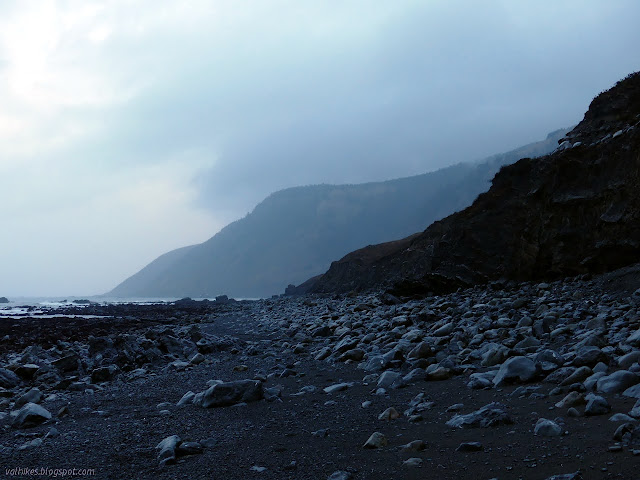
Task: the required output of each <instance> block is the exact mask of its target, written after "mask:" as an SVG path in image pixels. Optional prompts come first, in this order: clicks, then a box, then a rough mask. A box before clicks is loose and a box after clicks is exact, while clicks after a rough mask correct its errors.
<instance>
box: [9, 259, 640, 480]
mask: <svg viewBox="0 0 640 480" xmlns="http://www.w3.org/2000/svg"><path fill="white" fill-rule="evenodd" d="M639 279H640V267H638V266H632V267H627V268H625V269H622V270H618V271H616V272H613V273H609V274H605V275H601V276H596V277H593V278H590V277H589V276H581V277H574V278H569V279H565V280H561V281H556V282H550V283H533V282H525V283H516V282H494V283H492V284H489V285H485V286H477V287H474V288H470V289H465V290H462V289H461V290H458V291H457V292H454V293H451V294H447V295H427V296H425V297H422V298H397V297H394V296H392V295H390V294H389V293H385V292H378V293H370V294H367V295H332V296H320V295H307V296H302V297H279V298H273V299H268V300H259V301H242V302H236V301H232V300H229V301H225V300H224V299H220V301H202V302H198V301H191V300H182V301H178V302H175V303H170V304H156V305H133V304H129V305H127V304H125V305H94V304H92V305H87V306H67V307H60V308H58V309H57V310H56V315H57V316H56V317H55V318H34V317H22V318H16V319H3V322H2V325H1V326H0V329H1V330H2V331H1V332H0V335H1V337H2V339H1V341H0V352H1V362H2V369H1V370H0V382H1V386H2V390H1V392H0V394H1V397H2V400H1V402H0V405H1V408H2V414H1V416H2V424H3V428H2V434H1V435H0V445H1V448H0V452H1V455H2V465H3V474H4V475H5V476H6V477H10V476H11V477H12V476H24V477H26V476H29V475H28V474H25V472H26V470H24V469H38V470H40V469H48V470H47V471H49V472H50V474H51V475H54V474H57V475H58V476H62V475H68V476H71V475H73V474H75V476H78V475H83V476H92V477H94V478H105V479H116V478H117V479H120V478H122V479H128V478H162V479H172V478H233V479H244V478H256V479H281V478H282V479H284V478H291V479H307V478H308V479H325V478H331V479H333V480H337V479H348V478H352V479H389V478H394V479H414V478H416V479H417V478H439V479H460V478H479V479H487V480H489V479H494V478H495V479H541V480H545V479H550V478H555V479H578V478H584V479H600V478H602V479H605V478H619V479H633V478H638V474H637V471H636V468H635V467H636V465H637V462H638V455H640V427H639V426H638V419H639V418H640V400H639V399H640V365H639V364H638V360H639V359H640V349H639V347H640V291H638V290H637V285H638V281H639ZM48 313H49V314H51V313H52V312H48ZM20 469H23V470H20ZM74 469H75V470H74ZM56 472H57V473H56Z"/></svg>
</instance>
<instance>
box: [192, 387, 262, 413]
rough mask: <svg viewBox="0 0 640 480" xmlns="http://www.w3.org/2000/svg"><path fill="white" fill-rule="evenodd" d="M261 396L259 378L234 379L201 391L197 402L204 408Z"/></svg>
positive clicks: (255, 398) (228, 404)
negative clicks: (201, 393)
mask: <svg viewBox="0 0 640 480" xmlns="http://www.w3.org/2000/svg"><path fill="white" fill-rule="evenodd" d="M196 397H197V396H196ZM263 397H264V390H263V387H262V382H261V381H260V380H236V381H234V382H226V383H225V382H223V383H218V384H215V385H213V386H211V387H209V388H208V389H207V390H205V391H204V392H203V395H202V397H200V398H198V402H197V403H198V404H199V405H200V406H202V407H205V408H209V407H228V406H231V405H235V404H236V403H241V402H244V403H250V402H257V401H258V400H262V398H263ZM194 403H196V399H195V398H194Z"/></svg>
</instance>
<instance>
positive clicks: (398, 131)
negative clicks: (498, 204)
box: [0, 0, 640, 295]
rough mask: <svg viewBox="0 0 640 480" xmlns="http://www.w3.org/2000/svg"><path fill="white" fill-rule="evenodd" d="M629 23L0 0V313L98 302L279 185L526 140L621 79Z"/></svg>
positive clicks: (557, 16) (401, 172) (612, 14)
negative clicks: (57, 298) (2, 307)
mask: <svg viewBox="0 0 640 480" xmlns="http://www.w3.org/2000/svg"><path fill="white" fill-rule="evenodd" d="M639 10H640V6H639V5H638V4H637V2H634V1H632V0H621V1H619V2H614V3H611V2H609V3H607V4H604V3H602V2H590V1H589V2H584V1H581V2H577V1H569V2H551V1H548V2H547V1H543V2H510V1H492V2H475V1H460V2H444V1H436V2H424V1H421V0H401V1H397V2H373V3H372V2H369V1H364V0H351V1H345V2H342V1H340V2H338V1H328V2H324V1H323V2H320V1H318V2H315V1H309V2H298V1H293V0H275V1H274V0H269V1H267V0H264V1H254V2H251V3H250V4H247V3H244V2H237V1H232V0H219V1H214V2H212V1H209V0H200V1H190V2H172V1H168V0H167V1H150V0H140V1H138V2H134V3H132V2H129V1H126V0H113V1H110V2H103V3H87V2H85V1H82V0H67V1H55V0H44V1H30V0H25V1H24V2H23V1H21V2H13V3H11V2H5V3H2V4H0V105H2V108H1V109H0V180H1V181H2V182H3V185H2V187H3V188H2V189H1V190H0V202H2V205H3V206H4V207H5V208H3V210H4V213H3V219H2V221H3V222H4V223H3V225H4V226H6V227H7V228H8V229H10V231H11V232H12V235H10V236H6V235H5V236H4V237H2V239H0V264H2V265H3V271H2V275H0V295H1V294H12V293H11V292H17V293H25V294H29V293H31V294H43V293H52V292H56V294H58V293H60V294H63V293H64V292H66V293H64V294H67V293H74V292H82V293H99V292H101V291H106V290H109V289H110V288H112V287H113V286H114V285H115V284H116V283H118V282H119V281H121V280H122V279H124V278H125V277H126V276H127V275H129V274H131V273H134V272H135V271H136V270H137V269H138V268H140V267H142V266H143V265H144V264H145V263H146V262H148V261H150V260H152V259H153V258H154V257H155V256H157V255H160V254H161V253H164V252H165V251H167V250H169V249H171V248H175V247H179V246H182V245H186V244H190V243H195V242H199V241H203V240H205V239H206V238H208V237H209V236H211V235H213V234H214V233H215V232H216V231H217V230H218V229H219V228H220V227H222V226H223V225H224V224H226V223H228V222H230V221H232V220H234V219H236V218H239V217H241V216H242V215H244V214H245V213H247V212H248V211H249V210H251V209H252V208H253V206H255V204H256V203H257V202H259V201H260V200H261V199H262V198H264V197H265V196H266V195H268V194H269V193H271V192H273V191H275V190H278V189H280V188H285V187H289V186H294V185H300V184H311V183H321V182H328V183H345V182H351V183H353V182H364V181H371V180H382V179H387V178H392V177H399V176H405V175H411V174H418V173H422V172H425V171H429V170H433V169H436V168H440V167H443V166H446V165H448V164H451V163H453V162H458V161H462V160H474V159H478V158H482V157H484V156H487V155H490V154H493V153H497V152H499V151H505V150H508V149H511V148H514V147H517V146H519V145H522V144H524V143H527V142H530V141H534V140H538V139H540V138H542V137H543V136H544V135H546V133H547V132H549V131H551V130H553V129H556V128H559V127H565V126H568V125H571V124H573V123H576V122H577V121H579V120H580V118H581V115H582V114H583V112H584V111H585V109H586V107H587V105H588V102H589V101H590V100H591V98H592V97H593V96H595V95H596V94H597V93H598V92H599V91H600V90H603V89H605V88H608V87H609V86H611V85H612V84H613V83H615V81H616V80H618V79H619V78H621V77H623V76H625V75H626V74H627V73H629V72H630V71H632V70H635V69H637V68H638V66H639V65H640V53H639V52H638V50H637V49H634V48H631V46H633V45H637V44H638V43H640V31H639V30H638V29H637V28H636V25H635V19H636V18H638V13H640V12H639ZM70 259H72V260H70ZM7 292H9V293H7Z"/></svg>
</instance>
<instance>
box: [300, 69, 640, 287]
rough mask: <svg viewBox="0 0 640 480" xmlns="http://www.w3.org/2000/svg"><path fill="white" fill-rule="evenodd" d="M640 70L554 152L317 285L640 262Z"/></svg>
mask: <svg viewBox="0 0 640 480" xmlns="http://www.w3.org/2000/svg"><path fill="white" fill-rule="evenodd" d="M639 124H640V73H635V74H631V75H629V76H628V77H626V78H625V79H624V80H622V81H620V82H618V83H617V84H616V85H615V86H614V87H613V88H611V89H610V90H608V91H606V92H603V93H601V94H600V95H598V96H597V97H596V98H595V99H594V100H593V101H592V103H591V105H590V107H589V110H588V111H587V113H586V114H585V116H584V119H583V120H582V122H580V124H578V125H577V126H576V127H575V128H574V129H573V130H572V131H571V132H570V133H569V134H567V136H566V138H565V139H562V140H561V141H560V143H561V145H560V147H559V148H558V150H556V151H555V152H554V153H552V154H549V155H547V156H545V157H541V158H537V159H530V158H525V159H522V160H520V161H518V162H516V163H515V164H513V165H510V166H506V167H503V168H502V169H500V171H499V172H498V173H497V174H496V176H495V177H494V179H493V181H492V186H491V188H490V189H489V191H488V192H486V193H484V194H482V195H480V196H479V197H478V198H477V199H476V201H475V202H474V203H473V204H472V205H471V206H470V207H468V208H466V209H465V210H463V211H461V212H458V213H455V214H453V215H451V216H449V217H447V218H445V219H443V220H441V221H437V222H435V223H433V224H432V225H431V226H430V227H428V228H427V229H426V230H425V231H424V232H422V233H420V234H418V235H413V236H411V237H408V238H405V239H404V240H398V241H395V242H391V243H387V244H382V245H373V246H369V247H366V248H363V249H361V250H357V251H354V252H352V253H350V254H348V255H346V256H345V257H344V258H342V259H341V260H339V261H337V262H333V263H332V265H331V267H330V268H329V270H328V271H327V272H326V273H325V274H324V275H322V276H320V277H318V278H317V279H316V280H315V281H313V282H309V283H308V284H306V285H305V289H304V290H306V291H312V292H318V293H320V292H347V291H352V290H370V289H378V288H390V289H392V291H396V292H398V293H405V294H411V293H426V292H429V291H433V292H439V291H446V290H452V289H456V288H458V287H464V286H468V285H472V284H477V283H485V282H487V281H491V280H497V279H514V280H525V279H526V280H533V279H551V278H557V277H562V276H573V275H577V274H582V273H597V272H603V271H608V270H612V269H615V268H618V267H620V266H623V265H627V264H630V263H634V262H638V261H640V218H639V217H640V182H639V173H640V145H639V142H640V126H639Z"/></svg>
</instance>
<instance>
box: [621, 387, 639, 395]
mask: <svg viewBox="0 0 640 480" xmlns="http://www.w3.org/2000/svg"><path fill="white" fill-rule="evenodd" d="M622 395H624V396H625V397H632V398H640V384H636V385H634V386H633V387H629V388H627V389H626V390H625V391H624V392H622Z"/></svg>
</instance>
